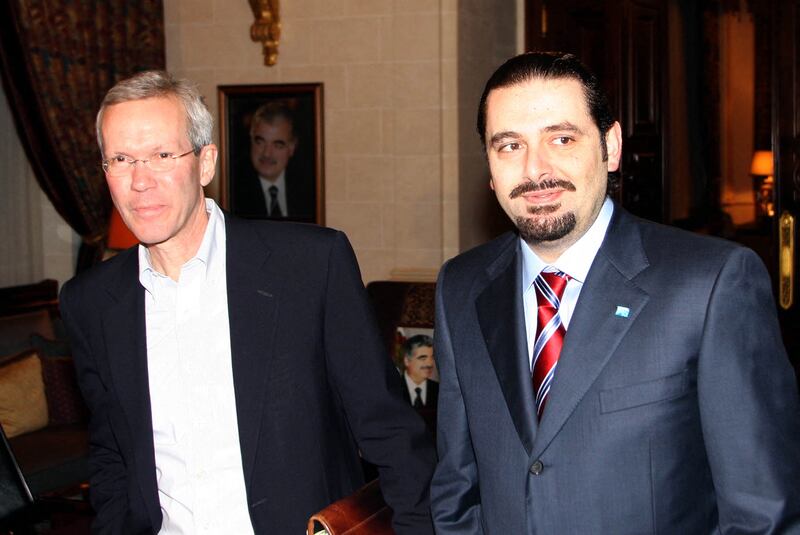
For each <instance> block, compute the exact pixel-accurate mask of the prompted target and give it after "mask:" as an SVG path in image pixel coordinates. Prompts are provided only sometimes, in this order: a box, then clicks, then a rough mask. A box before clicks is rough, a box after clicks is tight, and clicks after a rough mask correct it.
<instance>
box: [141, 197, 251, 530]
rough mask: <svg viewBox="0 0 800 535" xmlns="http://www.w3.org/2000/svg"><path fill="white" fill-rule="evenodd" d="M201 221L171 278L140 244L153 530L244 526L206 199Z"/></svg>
mask: <svg viewBox="0 0 800 535" xmlns="http://www.w3.org/2000/svg"><path fill="white" fill-rule="evenodd" d="M206 211H207V212H208V214H209V220H208V226H207V228H206V231H205V235H204V236H203V241H202V244H201V245H200V249H199V250H198V251H197V255H195V257H194V258H192V259H191V260H189V261H188V262H186V263H185V264H184V265H183V266H182V268H181V273H180V277H179V279H178V282H175V281H173V280H172V279H170V278H169V277H167V276H166V275H164V274H162V273H159V272H158V271H156V270H155V269H154V268H153V266H152V264H151V262H150V254H149V252H148V251H147V249H146V248H145V247H143V246H141V245H140V246H139V281H140V282H141V283H142V285H143V286H144V288H145V290H146V291H145V322H146V329H147V330H146V332H147V368H148V377H149V382H150V403H151V411H152V416H153V443H154V446H155V461H156V481H157V484H158V497H159V501H160V503H161V512H162V515H163V523H162V525H161V531H160V532H159V533H164V534H170V535H172V534H190V533H197V534H217V533H237V534H240V533H242V534H248V533H253V527H252V523H251V521H250V513H249V509H248V507H247V495H246V490H245V482H244V474H243V470H242V455H241V449H240V447H239V429H238V425H237V420H236V401H235V396H234V389H233V369H232V366H231V344H230V328H229V325H228V296H227V285H226V277H225V274H226V269H225V220H224V216H223V214H222V211H221V210H220V209H219V207H217V205H216V204H215V203H214V201H212V200H211V199H206Z"/></svg>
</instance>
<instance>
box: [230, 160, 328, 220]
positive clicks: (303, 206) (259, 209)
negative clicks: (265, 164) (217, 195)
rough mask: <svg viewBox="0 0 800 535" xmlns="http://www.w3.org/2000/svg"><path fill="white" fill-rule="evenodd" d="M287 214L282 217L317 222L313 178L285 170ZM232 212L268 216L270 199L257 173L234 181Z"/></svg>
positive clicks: (248, 215)
mask: <svg viewBox="0 0 800 535" xmlns="http://www.w3.org/2000/svg"><path fill="white" fill-rule="evenodd" d="M285 181H286V212H287V213H286V214H284V216H283V217H282V218H281V219H291V220H293V221H305V222H309V223H313V222H315V221H316V214H317V205H316V191H315V184H314V178H313V176H312V177H307V176H303V175H302V174H298V173H296V172H293V171H292V169H291V167H289V168H287V169H286V179H285ZM230 207H231V211H232V212H233V213H234V214H236V215H239V216H243V217H260V218H264V217H267V199H266V197H265V196H264V190H263V189H262V188H261V179H259V178H258V175H256V174H250V175H246V176H242V177H236V178H235V179H234V180H233V181H232V184H231V203H230Z"/></svg>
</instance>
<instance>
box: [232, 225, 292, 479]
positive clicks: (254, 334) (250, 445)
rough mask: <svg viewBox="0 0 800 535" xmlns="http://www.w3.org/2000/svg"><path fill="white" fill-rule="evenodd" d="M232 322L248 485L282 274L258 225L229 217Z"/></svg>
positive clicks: (275, 324)
mask: <svg viewBox="0 0 800 535" xmlns="http://www.w3.org/2000/svg"><path fill="white" fill-rule="evenodd" d="M225 227H226V249H227V252H226V257H227V260H226V270H227V287H228V288H227V290H228V318H229V323H230V335H231V358H232V366H233V382H234V389H235V392H236V414H237V421H238V425H239V442H240V446H241V449H242V465H243V468H244V475H245V483H246V484H247V485H248V488H249V484H250V476H251V474H252V471H253V466H254V464H255V455H256V451H257V446H258V440H259V431H260V424H261V413H262V409H263V406H264V399H265V395H266V384H267V376H268V370H269V365H268V363H269V360H270V359H271V358H272V356H273V344H274V339H275V330H276V326H277V320H276V318H277V312H278V300H279V289H280V281H281V280H282V279H283V277H285V274H284V275H283V277H282V276H280V275H279V274H276V273H274V271H273V270H272V269H270V263H269V262H267V259H268V257H269V256H270V253H269V248H268V246H267V244H266V242H265V239H264V238H262V236H260V235H259V234H258V232H257V231H256V230H255V225H248V224H246V223H245V222H244V221H242V220H240V219H237V218H235V217H232V216H231V215H230V214H227V213H226V214H225Z"/></svg>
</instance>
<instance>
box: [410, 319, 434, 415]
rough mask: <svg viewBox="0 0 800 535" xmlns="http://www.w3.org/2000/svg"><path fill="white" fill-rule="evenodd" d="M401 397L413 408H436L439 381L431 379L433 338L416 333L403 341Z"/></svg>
mask: <svg viewBox="0 0 800 535" xmlns="http://www.w3.org/2000/svg"><path fill="white" fill-rule="evenodd" d="M403 366H404V368H405V370H404V371H403V379H405V381H404V384H405V386H406V387H405V388H404V389H403V397H404V398H405V399H406V401H408V402H409V403H411V405H413V406H414V408H415V409H422V408H433V409H435V408H436V402H437V400H438V399H439V383H438V382H437V381H436V380H435V379H433V372H434V370H435V368H436V361H435V360H434V358H433V339H432V338H431V337H430V336H428V335H426V334H417V335H414V336H412V337H410V338H409V339H408V340H406V341H405V342H404V343H403Z"/></svg>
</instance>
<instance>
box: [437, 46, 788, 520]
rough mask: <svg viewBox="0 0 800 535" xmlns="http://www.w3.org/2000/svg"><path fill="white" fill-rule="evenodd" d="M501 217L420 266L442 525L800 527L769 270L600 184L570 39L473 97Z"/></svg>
mask: <svg viewBox="0 0 800 535" xmlns="http://www.w3.org/2000/svg"><path fill="white" fill-rule="evenodd" d="M477 125H478V134H479V136H480V139H481V142H482V143H483V147H484V150H485V155H486V159H487V161H488V165H489V171H490V174H491V178H490V186H491V188H492V189H493V190H494V193H495V195H496V197H497V200H498V202H499V203H500V206H501V207H502V208H503V210H504V211H505V212H506V214H507V215H508V216H509V218H510V219H511V220H512V221H513V223H514V225H515V226H516V227H517V230H516V232H509V233H506V234H504V235H502V236H500V237H498V238H497V239H495V240H493V241H491V242H489V243H487V244H484V245H482V246H479V247H477V248H475V249H473V250H471V251H468V252H466V253H463V254H462V255H460V256H458V257H456V258H454V259H452V260H451V261H449V262H448V263H447V264H446V265H445V266H444V267H443V268H442V270H441V272H440V276H439V282H438V283H437V285H436V293H437V297H436V331H435V342H436V343H435V351H436V359H437V364H438V366H439V372H440V386H439V407H438V410H439V419H438V424H439V425H438V434H437V445H438V449H439V463H438V465H437V468H436V472H435V474H434V478H433V482H432V484H431V504H432V513H433V516H434V524H435V528H436V532H437V534H440V535H446V534H454V535H455V534H458V535H465V534H483V533H486V534H507V533H513V534H533V533H536V534H555V533H565V534H581V535H592V534H597V535H605V534H611V533H613V534H614V535H627V534H630V535H633V534H642V533H676V534H677V533H750V534H755V533H759V534H778V533H780V534H788V533H793V534H797V533H800V485H798V484H797V482H798V479H800V419H798V414H800V403H799V402H798V391H797V384H796V380H795V374H794V373H793V370H792V368H791V365H790V363H789V359H788V357H787V355H786V351H785V349H784V347H783V344H782V341H781V333H780V331H779V326H778V321H777V315H776V310H775V303H774V301H773V298H772V289H771V285H770V280H769V276H768V274H767V271H766V269H765V268H764V265H763V263H762V262H761V260H760V259H759V258H758V256H757V255H756V254H755V253H754V252H753V251H751V250H749V249H746V248H744V247H742V246H740V245H737V244H734V243H731V242H727V241H724V240H720V239H717V238H711V237H707V236H700V235H697V234H691V233H688V232H685V231H681V230H678V229H675V228H672V227H668V226H664V225H660V224H656V223H652V222H649V221H645V220H642V219H639V218H637V217H635V216H633V215H632V214H630V213H628V212H627V211H626V210H625V209H624V208H623V207H622V206H620V205H619V204H617V203H616V202H614V201H613V200H612V199H611V198H610V197H609V196H608V189H607V188H608V183H609V181H610V179H611V178H612V175H611V174H610V173H613V172H615V171H617V170H618V169H619V165H620V161H621V157H622V130H621V126H620V124H619V123H618V122H617V121H615V120H614V118H613V116H612V115H611V110H610V107H609V104H608V100H607V98H606V96H605V94H604V93H603V91H602V89H601V87H600V83H599V82H598V80H597V78H596V77H595V76H594V75H593V74H592V73H591V72H590V71H589V70H588V69H587V68H586V67H585V66H584V65H583V64H582V63H581V62H580V61H578V59H577V58H576V57H575V56H572V55H570V54H559V53H527V54H523V55H520V56H517V57H514V58H512V59H510V60H508V61H507V62H506V63H504V64H503V65H502V66H501V67H499V68H498V69H497V70H496V71H495V72H494V74H493V75H492V76H491V77H490V79H489V81H488V82H487V84H486V87H485V89H484V92H483V95H482V97H481V100H480V104H479V109H478V121H477Z"/></svg>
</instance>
